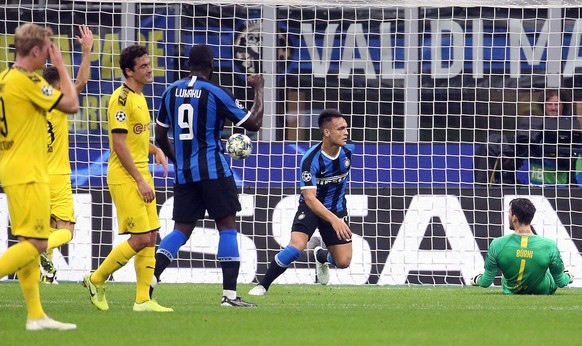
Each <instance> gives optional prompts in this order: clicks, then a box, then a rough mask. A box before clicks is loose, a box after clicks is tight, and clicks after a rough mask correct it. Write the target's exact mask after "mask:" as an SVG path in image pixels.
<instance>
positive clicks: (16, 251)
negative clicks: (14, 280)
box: [0, 240, 40, 279]
mask: <svg viewBox="0 0 582 346" xmlns="http://www.w3.org/2000/svg"><path fill="white" fill-rule="evenodd" d="M38 255H39V253H38V250H37V249H36V248H35V247H34V245H32V244H31V243H30V242H29V241H26V240H25V241H21V242H20V243H18V244H15V245H12V246H11V247H9V248H8V250H6V252H4V254H2V256H0V278H3V277H5V276H6V275H10V274H14V273H16V272H17V271H19V270H20V269H22V268H24V267H25V266H26V265H28V264H29V263H30V262H32V261H33V260H34V259H35V258H36V259H37V262H38V261H39V256H38ZM39 277H40V274H39ZM37 279H38V278H37Z"/></svg>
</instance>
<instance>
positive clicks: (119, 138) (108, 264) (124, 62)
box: [83, 45, 174, 312]
mask: <svg viewBox="0 0 582 346" xmlns="http://www.w3.org/2000/svg"><path fill="white" fill-rule="evenodd" d="M119 66H120V67H121V70H122V71H123V75H124V76H125V83H124V84H123V85H122V86H120V87H119V88H117V89H116V90H115V91H114V92H113V94H112V95H111V100H110V102H109V109H108V110H107V118H108V124H109V145H110V147H111V156H110V157H109V162H108V167H107V184H108V186H109V191H110V192H111V198H112V199H113V203H115V206H116V207H117V217H118V220H119V234H129V235H130V236H129V239H128V240H127V241H125V242H123V243H121V244H119V245H117V246H116V247H115V248H113V250H111V252H110V253H109V255H108V256H107V258H105V260H104V261H103V263H101V265H100V266H99V268H97V270H96V271H95V272H94V273H92V274H91V273H89V274H87V275H86V276H85V279H84V280H83V285H84V286H85V287H86V288H87V290H88V291H89V294H90V298H91V302H92V303H93V305H95V306H96V307H97V308H98V309H99V310H108V309H109V305H108V303H107V299H106V297H105V281H106V280H107V278H109V275H111V274H113V273H114V272H115V271H116V270H118V269H119V268H121V267H122V266H124V265H125V264H127V262H128V261H129V260H130V259H131V258H132V257H133V258H134V262H135V272H136V277H137V290H136V297H135V304H134V305H133V311H154V312H170V311H174V310H173V309H171V308H166V307H163V306H161V305H159V304H158V303H157V302H155V301H153V300H151V299H150V294H149V287H150V282H151V281H152V277H153V274H154V266H155V245H156V238H157V234H158V232H157V230H158V229H159V228H160V221H159V219H158V213H157V208H156V195H155V192H154V182H153V178H152V175H151V174H150V172H149V168H148V161H149V160H148V155H149V154H154V155H155V157H156V163H157V164H158V165H160V164H162V165H163V167H164V176H165V175H166V174H167V172H168V164H167V160H166V157H165V156H164V153H163V152H162V151H161V150H160V149H159V148H157V147H155V146H154V145H153V144H151V143H150V122H151V121H150V113H149V110H148V105H147V102H146V98H145V96H144V95H143V93H142V91H143V87H144V85H145V84H147V83H150V82H151V81H152V67H151V65H150V57H149V55H148V54H147V49H146V48H145V47H143V46H139V45H133V46H130V47H127V48H124V49H123V50H122V51H121V56H120V58H119Z"/></svg>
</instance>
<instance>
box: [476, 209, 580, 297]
mask: <svg viewBox="0 0 582 346" xmlns="http://www.w3.org/2000/svg"><path fill="white" fill-rule="evenodd" d="M535 212H536V209H535V207H534V205H533V203H532V202H531V201H530V200H529V199H526V198H516V199H514V200H512V201H511V202H510V203H509V228H510V229H511V230H514V231H515V233H513V234H509V235H506V236H503V237H499V238H497V239H494V240H493V241H492V242H491V245H490V246H489V250H488V251H487V258H486V259H485V272H484V273H483V274H478V275H476V276H475V277H473V278H472V279H471V284H472V285H473V286H481V287H489V286H490V285H491V284H492V283H493V279H494V278H495V275H496V274H497V270H498V269H501V273H502V274H503V276H502V279H501V284H502V286H503V293H505V294H554V292H556V289H557V288H558V287H564V286H566V285H568V284H570V283H572V281H573V280H574V277H573V276H572V274H571V273H570V272H569V271H567V270H564V263H563V262H562V258H561V257H560V251H559V250H558V247H557V246H556V243H555V242H554V241H552V240H550V239H546V238H544V237H541V236H538V235H535V234H534V233H533V228H532V227H531V225H530V223H531V220H532V219H533V217H534V214H535Z"/></svg>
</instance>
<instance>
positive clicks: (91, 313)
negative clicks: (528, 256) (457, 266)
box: [0, 282, 582, 346]
mask: <svg viewBox="0 0 582 346" xmlns="http://www.w3.org/2000/svg"><path fill="white" fill-rule="evenodd" d="M251 287H252V286H251V285H239V292H242V293H243V294H241V296H242V297H243V298H245V299H246V298H248V300H250V301H253V302H256V303H257V304H258V305H259V307H258V308H257V309H241V308H229V307H222V306H219V302H220V294H221V292H222V289H221V286H220V285H210V284H209V285H199V284H196V285H195V284H160V285H159V286H158V288H157V290H156V294H155V298H157V299H158V301H159V302H160V303H161V304H162V305H164V306H171V307H173V308H174V309H175V310H176V311H175V312H174V313H135V312H133V311H132V306H133V299H134V294H135V293H134V292H135V286H134V285H133V284H122V283H110V284H108V286H107V298H108V300H109V306H110V309H109V311H107V312H102V311H98V310H97V309H96V308H95V307H93V306H92V305H91V303H90V302H89V298H88V294H87V292H86V290H85V289H84V288H83V287H82V286H81V284H80V283H61V284H60V285H58V286H57V285H41V295H42V300H43V305H44V308H45V311H46V312H47V313H48V314H49V316H51V317H53V318H55V319H57V320H61V321H64V322H72V323H76V324H77V326H78V329H77V330H75V331H67V332H65V331H37V332H26V331H25V330H24V325H25V319H26V309H25V305H24V301H23V299H22V294H21V292H20V286H19V285H18V283H16V282H0V344H2V345H80V344H87V345H108V346H111V345H150V344H154V343H155V344H160V345H185V344H189V345H261V344H271V345H308V344H311V345H315V344H319V345H387V344H398V345H402V344H411V345H418V344H420V343H424V344H431V345H435V344H442V345H445V344H446V345H449V344H500V343H509V344H528V343H533V344H555V345H557V344H572V343H573V342H578V340H575V339H573V337H574V334H576V333H574V334H572V332H573V331H576V330H578V329H579V326H580V321H582V318H581V317H580V314H581V312H582V306H581V304H582V300H581V297H582V290H580V289H562V290H558V293H557V294H556V295H554V296H505V295H503V294H501V291H500V288H498V287H494V288H489V289H482V288H477V287H416V286H415V287H388V286H385V287H380V286H320V285H274V286H272V287H271V290H270V291H269V293H268V294H267V295H266V296H264V297H250V296H248V295H247V294H246V292H247V291H248V290H249V289H250V288H251Z"/></svg>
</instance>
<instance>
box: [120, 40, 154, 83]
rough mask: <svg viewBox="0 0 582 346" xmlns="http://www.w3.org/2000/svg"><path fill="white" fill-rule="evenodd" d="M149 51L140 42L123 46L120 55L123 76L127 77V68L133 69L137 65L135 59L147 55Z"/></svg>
mask: <svg viewBox="0 0 582 346" xmlns="http://www.w3.org/2000/svg"><path fill="white" fill-rule="evenodd" d="M147 53H148V50H147V48H146V47H144V46H140V45H138V44H135V45H133V46H129V47H125V48H123V50H122V51H121V54H120V55H119V68H121V71H122V72H123V76H125V77H126V78H127V74H126V73H125V69H126V68H128V69H130V70H132V71H133V68H134V67H135V60H136V59H137V58H140V57H142V56H144V55H146V54H147Z"/></svg>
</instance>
